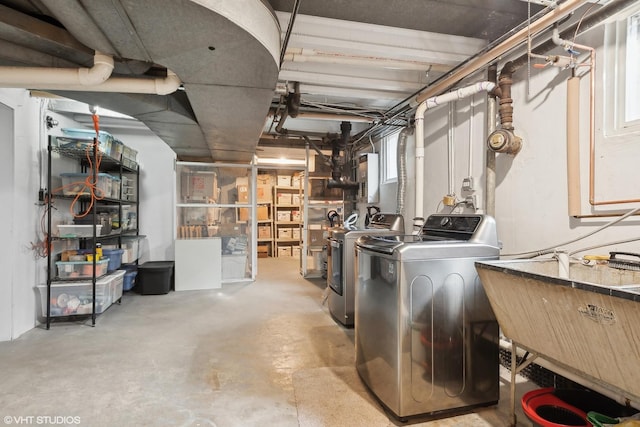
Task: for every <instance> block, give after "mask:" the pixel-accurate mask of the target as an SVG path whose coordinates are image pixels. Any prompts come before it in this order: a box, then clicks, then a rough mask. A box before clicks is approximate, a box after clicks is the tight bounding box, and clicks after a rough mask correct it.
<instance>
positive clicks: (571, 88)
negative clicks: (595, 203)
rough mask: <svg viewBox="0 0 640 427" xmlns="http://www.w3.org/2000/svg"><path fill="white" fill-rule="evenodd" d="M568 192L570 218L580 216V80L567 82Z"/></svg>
mask: <svg viewBox="0 0 640 427" xmlns="http://www.w3.org/2000/svg"><path fill="white" fill-rule="evenodd" d="M567 191H568V211H569V216H578V215H580V212H581V210H582V207H581V203H580V199H581V197H580V78H579V77H571V78H570V79H569V80H567Z"/></svg>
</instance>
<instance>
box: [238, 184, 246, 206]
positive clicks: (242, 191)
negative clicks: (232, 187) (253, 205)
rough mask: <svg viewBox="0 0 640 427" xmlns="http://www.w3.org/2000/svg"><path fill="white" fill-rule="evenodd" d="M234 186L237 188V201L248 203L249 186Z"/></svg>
mask: <svg viewBox="0 0 640 427" xmlns="http://www.w3.org/2000/svg"><path fill="white" fill-rule="evenodd" d="M236 188H237V189H238V202H239V203H249V187H246V186H241V187H236Z"/></svg>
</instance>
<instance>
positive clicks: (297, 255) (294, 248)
mask: <svg viewBox="0 0 640 427" xmlns="http://www.w3.org/2000/svg"><path fill="white" fill-rule="evenodd" d="M291 256H292V257H294V258H297V259H300V246H291Z"/></svg>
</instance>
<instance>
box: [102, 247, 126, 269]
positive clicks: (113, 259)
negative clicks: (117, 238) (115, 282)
mask: <svg viewBox="0 0 640 427" xmlns="http://www.w3.org/2000/svg"><path fill="white" fill-rule="evenodd" d="M123 253H124V250H122V249H102V254H103V256H104V257H105V258H109V264H108V265H107V271H108V272H112V271H114V270H117V269H119V268H120V265H121V264H122V254H123Z"/></svg>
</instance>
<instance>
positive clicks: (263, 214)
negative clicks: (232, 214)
mask: <svg viewBox="0 0 640 427" xmlns="http://www.w3.org/2000/svg"><path fill="white" fill-rule="evenodd" d="M256 213H257V215H258V221H266V220H268V219H269V207H268V206H258V207H256Z"/></svg>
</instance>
